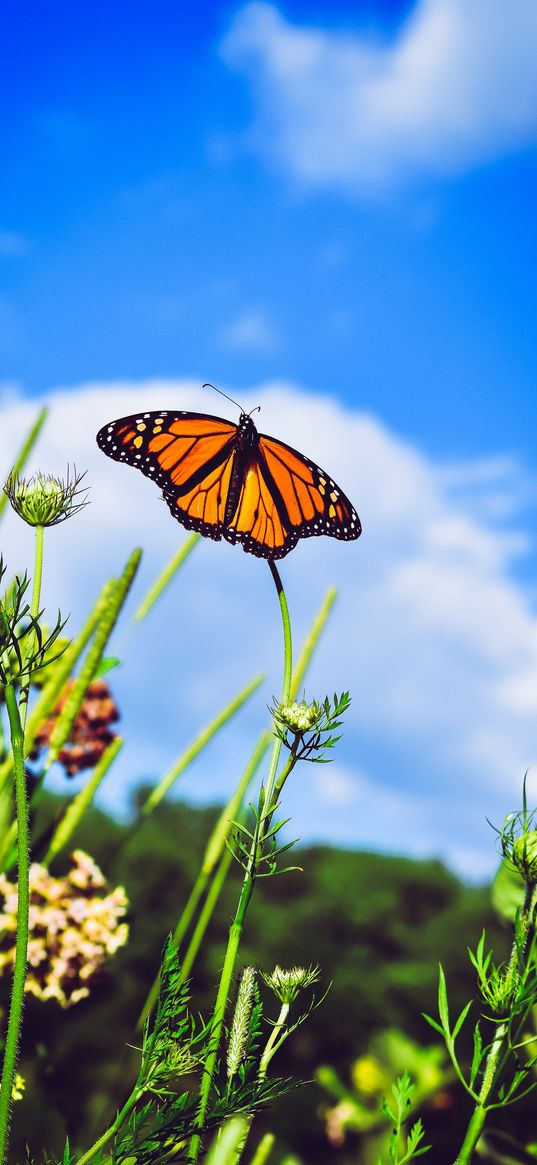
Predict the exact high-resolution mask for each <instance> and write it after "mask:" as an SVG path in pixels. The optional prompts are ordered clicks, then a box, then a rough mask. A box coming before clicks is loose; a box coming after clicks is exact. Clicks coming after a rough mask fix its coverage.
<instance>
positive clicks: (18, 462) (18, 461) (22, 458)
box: [0, 407, 48, 517]
mask: <svg viewBox="0 0 537 1165" xmlns="http://www.w3.org/2000/svg"><path fill="white" fill-rule="evenodd" d="M47 416H48V409H47V408H46V407H45V408H42V409H40V411H39V412H38V414H37V417H36V419H35V421H34V423H33V425H32V427H31V429H30V432H29V433H28V436H27V437H26V439H25V441H24V442H23V444H22V445H21V448H20V449H19V452H18V453H17V456H16V458H15V460H14V462H13V465H12V467H11V473H12V474H13V476H14V477H18V475H19V474H20V473H21V471H22V470H23V469H24V466H25V465H26V462H27V460H28V458H29V456H30V453H31V452H32V449H33V447H34V445H35V443H36V441H37V439H38V437H39V434H40V432H41V429H42V428H43V425H44V424H45V421H46V419H47ZM7 503H8V497H7V494H6V493H4V491H3V490H2V491H1V492H0V517H1V516H2V514H3V513H4V510H5V508H6V506H7Z"/></svg>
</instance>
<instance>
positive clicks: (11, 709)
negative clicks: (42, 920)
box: [0, 684, 30, 1165]
mask: <svg viewBox="0 0 537 1165" xmlns="http://www.w3.org/2000/svg"><path fill="white" fill-rule="evenodd" d="M4 696H5V702H6V708H7V713H8V717H9V728H10V735H11V748H12V752H13V767H14V773H15V800H16V805H17V825H18V847H17V848H18V861H17V867H18V904H17V938H16V946H15V966H14V970H13V982H12V987H11V1001H10V1005H9V1019H8V1025H7V1034H6V1043H5V1050H4V1063H3V1066H2V1080H1V1083H0V1165H3V1163H4V1161H5V1159H6V1153H7V1145H8V1136H9V1117H10V1111H11V1090H12V1087H13V1078H14V1075H15V1066H16V1062H17V1050H18V1046H19V1036H20V1028H21V1021H22V1010H23V1005H24V983H25V979H26V962H27V958H28V916H29V909H30V883H29V871H30V845H29V837H28V808H27V803H26V774H25V771H24V729H23V726H22V723H21V717H20V714H19V706H18V704H17V697H16V695H15V689H14V688H13V685H12V684H6V686H5V692H4Z"/></svg>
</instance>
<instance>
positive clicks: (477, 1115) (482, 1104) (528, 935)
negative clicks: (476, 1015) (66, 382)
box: [454, 883, 537, 1165]
mask: <svg viewBox="0 0 537 1165" xmlns="http://www.w3.org/2000/svg"><path fill="white" fill-rule="evenodd" d="M536 910H537V886H536V885H535V884H533V883H529V884H527V885H526V894H525V898H524V905H523V907H522V913H521V916H520V917H521V923H522V926H523V927H524V931H523V937H522V943H521V942H520V940H516V939H515V942H514V943H513V949H512V951H511V958H510V960H509V966H508V969H507V975H508V976H511V975H512V977H513V984H514V985H515V989H516V986H518V984H519V983H520V979H521V976H522V972H523V970H524V967H525V965H526V962H527V959H528V957H529V954H530V950H531V944H532V939H533V933H534V924H535V912H536ZM509 1027H510V1024H509V1020H508V1019H505V1020H503V1021H502V1023H499V1024H498V1026H497V1028H496V1035H495V1036H494V1039H493V1041H492V1044H491V1047H490V1051H489V1054H488V1056H487V1060H486V1064H485V1071H484V1074H483V1083H482V1085H481V1088H480V1090H479V1097H478V1101H477V1104H476V1106H475V1108H474V1111H473V1113H472V1116H471V1117H470V1121H469V1124H468V1128H467V1130H466V1135H465V1137H464V1141H463V1143H462V1146H461V1149H460V1151H459V1154H458V1156H457V1157H456V1158H455V1162H454V1165H470V1162H471V1161H472V1160H473V1157H474V1152H475V1149H476V1148H477V1145H478V1143H479V1141H480V1138H481V1134H482V1132H483V1129H484V1127H485V1123H486V1120H487V1113H488V1111H489V1108H490V1104H488V1103H487V1102H488V1100H489V1097H490V1094H491V1092H492V1090H493V1088H494V1087H495V1085H496V1083H497V1081H498V1078H499V1073H500V1071H501V1067H502V1063H501V1062H502V1057H503V1055H504V1052H505V1048H506V1041H507V1039H508V1036H509Z"/></svg>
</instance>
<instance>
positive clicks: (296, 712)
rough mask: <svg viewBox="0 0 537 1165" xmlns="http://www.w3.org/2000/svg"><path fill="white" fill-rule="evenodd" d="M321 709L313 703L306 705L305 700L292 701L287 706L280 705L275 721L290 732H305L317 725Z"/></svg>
mask: <svg viewBox="0 0 537 1165" xmlns="http://www.w3.org/2000/svg"><path fill="white" fill-rule="evenodd" d="M320 713H321V709H320V708H319V705H318V704H317V703H316V702H315V701H314V702H313V703H312V704H307V703H306V701H305V700H301V701H300V702H298V701H297V700H292V701H291V703H289V704H280V705H279V707H278V709H277V719H278V720H280V722H281V723H282V724H283V725H284V726H285V727H286V728H289V729H290V730H291V732H307V731H308V729H310V728H313V726H314V725H315V724H316V723H317V721H318V719H319V716H320Z"/></svg>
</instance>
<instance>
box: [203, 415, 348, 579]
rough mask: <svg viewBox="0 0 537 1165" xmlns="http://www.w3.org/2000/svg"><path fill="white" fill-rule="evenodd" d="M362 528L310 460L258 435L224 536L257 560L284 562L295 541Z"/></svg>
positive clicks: (331, 483) (342, 535)
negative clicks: (250, 462) (254, 452)
mask: <svg viewBox="0 0 537 1165" xmlns="http://www.w3.org/2000/svg"><path fill="white" fill-rule="evenodd" d="M361 530H362V527H361V524H360V519H359V517H358V514H357V513H356V510H355V509H354V507H353V505H352V504H351V502H350V501H349V499H348V498H347V497H346V496H345V494H344V493H343V492H342V490H341V489H340V488H339V486H338V485H336V483H335V482H334V481H333V480H332V478H331V477H330V476H329V475H328V474H327V473H325V472H324V471H323V470H322V469H320V468H319V466H318V465H316V464H315V462H314V461H310V460H309V458H308V457H305V456H304V455H303V454H302V453H298V452H297V450H296V449H292V448H291V446H290V445H285V444H284V443H283V442H282V441H277V440H276V439H275V438H274V437H268V436H266V435H265V434H262V433H261V434H259V446H258V455H257V458H256V461H255V463H254V464H253V465H252V466H251V467H250V468H249V469H248V470H247V472H246V475H245V480H244V484H243V487H242V490H241V494H240V497H239V502H238V505H237V509H236V512H235V514H234V515H233V518H232V519H231V521H230V523H229V528H228V529H227V530H226V531H225V532H224V533H225V537H226V538H227V539H228V540H229V541H230V542H231V541H233V542H235V541H237V542H239V541H240V542H241V543H242V545H243V547H244V549H245V550H248V551H250V553H252V554H256V555H257V556H258V557H260V558H283V557H284V556H285V555H286V554H288V553H289V551H290V550H292V549H293V547H294V546H296V544H297V542H298V540H299V538H310V537H312V536H314V535H316V534H329V535H332V536H333V537H334V538H340V539H343V540H345V541H350V540H351V539H354V538H358V537H359V535H360V533H361Z"/></svg>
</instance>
